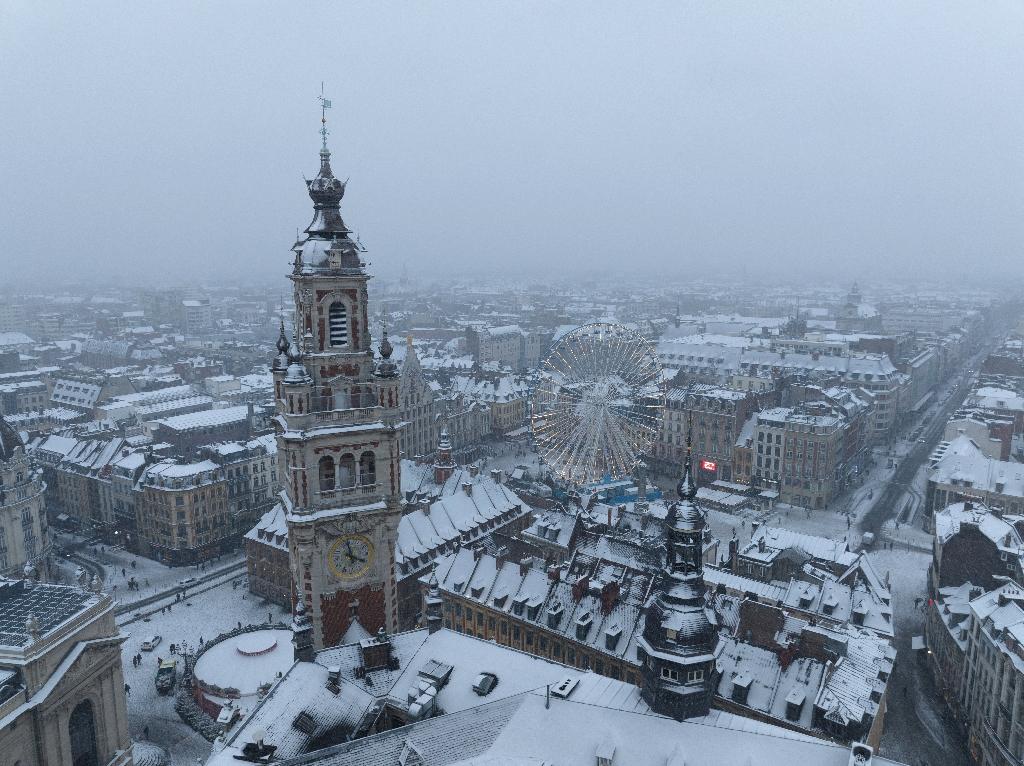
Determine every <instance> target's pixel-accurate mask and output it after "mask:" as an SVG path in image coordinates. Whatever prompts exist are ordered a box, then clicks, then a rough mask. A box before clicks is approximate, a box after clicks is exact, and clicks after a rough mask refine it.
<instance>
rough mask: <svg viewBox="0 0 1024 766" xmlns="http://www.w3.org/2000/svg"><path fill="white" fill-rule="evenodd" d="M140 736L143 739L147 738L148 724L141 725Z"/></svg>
mask: <svg viewBox="0 0 1024 766" xmlns="http://www.w3.org/2000/svg"><path fill="white" fill-rule="evenodd" d="M142 738H143V739H149V727H148V726H143V727H142Z"/></svg>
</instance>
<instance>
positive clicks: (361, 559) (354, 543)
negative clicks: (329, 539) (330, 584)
mask: <svg viewBox="0 0 1024 766" xmlns="http://www.w3.org/2000/svg"><path fill="white" fill-rule="evenodd" d="M372 563H373V543H372V542H370V538H368V537H367V536H366V535H360V534H349V535H342V536H341V537H339V538H338V539H337V540H335V541H334V542H333V543H331V547H330V548H329V549H328V550H327V567H328V568H329V569H330V570H331V572H332V573H333V574H334V576H335V577H337V578H338V579H340V580H355V579H358V578H359V577H362V576H363V575H364V574H366V572H367V571H368V570H369V569H370V565H371V564H372Z"/></svg>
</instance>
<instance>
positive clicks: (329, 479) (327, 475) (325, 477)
mask: <svg viewBox="0 0 1024 766" xmlns="http://www.w3.org/2000/svg"><path fill="white" fill-rule="evenodd" d="M334 479H335V472H334V458H332V457H331V456H330V455H324V456H323V457H322V458H320V491H321V492H330V491H331V490H332V489H334Z"/></svg>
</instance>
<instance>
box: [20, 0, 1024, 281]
mask: <svg viewBox="0 0 1024 766" xmlns="http://www.w3.org/2000/svg"><path fill="white" fill-rule="evenodd" d="M979 10H983V12H978V11H979ZM2 13H3V21H4V23H3V24H0V50H2V51H3V53H2V54H0V55H2V56H3V64H4V69H5V71H6V73H7V76H6V77H5V78H4V79H3V82H2V83H0V95H2V97H3V102H4V104H5V106H6V109H7V114H8V116H9V119H8V120H6V121H5V123H6V125H5V129H4V136H3V137H4V141H3V145H4V148H3V150H2V151H3V154H4V161H3V166H4V168H5V171H6V172H5V174H4V177H5V181H6V182H5V183H4V184H3V191H2V196H0V203H2V204H3V207H4V218H5V224H6V225H5V226H3V227H2V229H0V254H2V255H0V258H2V261H3V262H4V263H5V264H6V266H7V274H8V276H9V277H10V278H11V279H10V282H8V284H11V283H16V282H17V283H21V282H28V281H31V280H37V279H40V278H46V279H50V280H53V282H54V283H60V282H62V281H69V280H71V281H73V280H81V281H83V282H85V283H88V284H94V283H102V282H103V281H104V280H108V281H109V282H110V283H111V284H138V283H145V282H146V281H147V280H153V279H157V278H159V279H160V280H161V281H163V282H165V283H168V284H178V283H192V284H198V283H203V282H219V281H226V282H233V281H237V282H240V283H249V282H263V281H269V280H273V279H278V278H280V276H281V275H282V274H284V273H286V272H287V270H288V267H289V260H290V250H289V248H290V247H291V245H292V243H293V241H294V233H295V229H296V228H298V229H300V230H301V229H302V228H304V227H305V226H306V225H307V224H308V222H309V220H310V217H311V203H310V201H309V199H308V197H307V195H306V189H305V184H304V183H303V180H302V179H303V176H305V177H312V176H313V175H315V173H316V171H317V166H318V157H317V151H318V149H319V144H320V137H319V135H318V132H317V131H318V129H319V127H320V110H319V106H318V103H317V99H316V96H317V95H318V94H319V91H320V83H321V81H324V82H325V88H326V96H327V97H328V98H330V99H332V101H333V108H332V109H330V110H329V111H328V115H327V116H328V121H329V124H328V127H329V129H330V137H329V145H330V149H331V151H332V164H333V167H334V170H335V173H336V174H337V175H338V177H340V178H342V179H344V178H349V179H350V182H349V185H348V189H347V193H346V195H345V199H344V200H343V202H342V213H343V215H344V217H345V220H346V223H347V224H348V225H349V227H350V228H351V229H353V230H354V231H355V232H357V233H358V234H359V235H360V237H361V239H362V241H363V243H364V244H365V245H366V247H367V248H368V250H369V253H368V257H369V260H370V261H371V262H372V263H373V270H374V272H375V273H376V274H379V275H381V276H382V277H394V276H397V275H398V274H399V273H401V271H402V270H403V269H405V270H406V271H407V273H408V274H409V275H410V276H411V277H416V278H423V279H427V280H437V281H439V282H444V281H445V280H446V279H453V280H457V279H459V278H462V277H464V276H467V275H492V276H496V275H502V274H510V275H518V276H521V277H522V278H523V279H528V278H530V277H531V276H534V275H540V274H542V273H544V272H549V273H550V272H551V271H554V272H555V274H556V275H557V274H558V273H563V274H574V273H575V274H579V275H580V276H581V277H587V276H593V275H595V274H601V273H616V272H629V273H632V274H634V275H635V276H637V277H638V278H641V277H643V276H644V275H648V276H650V277H657V276H659V275H661V276H663V277H664V278H665V279H669V280H671V279H678V278H685V277H687V276H688V275H693V276H694V277H695V278H709V279H714V278H716V277H718V276H720V275H721V276H728V275H735V276H737V277H738V276H743V277H745V278H747V279H759V278H770V279H772V280H773V281H774V280H783V281H784V280H787V279H792V278H794V277H797V276H806V277H808V278H811V279H813V278H816V279H822V278H824V279H827V280H831V281H834V282H836V283H837V284H838V283H844V282H846V281H849V280H851V279H855V278H860V279H861V281H862V282H870V281H871V280H872V279H877V280H879V281H882V280H893V279H900V278H912V277H913V278H922V277H924V278H928V279H935V280H939V281H941V280H949V279H956V280H958V281H965V280H966V281H974V280H979V281H984V280H986V279H988V278H991V277H993V276H998V278H999V281H1000V283H1005V282H1006V281H1012V280H1018V279H1020V278H1021V277H1022V276H1024V259H1022V258H1021V257H1020V253H1019V243H1020V241H1021V239H1022V235H1024V226H1022V223H1021V216H1020V211H1021V210H1022V209H1024V186H1022V183H1021V170H1022V156H1024V153H1022V150H1024V141H1022V138H1021V136H1022V135H1024V132H1022V128H1024V120H1022V113H1021V103H1022V102H1021V98H1020V97H1021V95H1022V94H1021V89H1022V86H1021V84H1020V78H1019V76H1017V75H1018V74H1019V72H1020V71H1021V69H1022V66H1021V65H1022V63H1024V54H1022V51H1021V49H1020V46H1019V45H1016V43H1017V42H1018V41H1019V38H1020V34H1021V31H1022V30H1024V9H1022V8H1021V7H1020V6H1018V5H1013V4H1009V3H1000V4H987V5H985V6H984V7H983V8H980V9H979V7H978V6H957V5H943V6H937V5H934V4H924V3H902V4H899V5H898V6H894V7H888V6H875V7H870V8H865V7H857V8H854V7H848V6H831V5H830V6H820V5H816V4H800V5H796V4H794V5H787V6H784V7H783V6H764V5H760V4H746V5H743V6H741V7H730V8H729V9H726V8H723V7H717V6H710V5H708V6H700V5H692V6H691V5H688V6H685V7H684V6H678V5H675V4H655V3H652V4H646V5H643V6H641V7H638V8H628V9H626V8H621V9H620V8H614V7H611V6H594V5H590V4H587V5H584V4H575V3H560V4H557V5H549V4H541V3H527V4H519V5H516V6H501V7H497V6H494V5H491V4H471V3H459V4H456V3H448V4H443V5H419V6H415V8H414V9H410V7H409V6H404V5H386V6H383V7H380V6H378V5H377V4H344V5H332V4H316V5H315V6H312V7H302V8H297V9H296V8H289V9H287V10H283V9H274V10H271V9H270V8H269V7H268V6H262V7H260V9H259V11H258V12H250V9H249V7H248V6H246V5H243V4H236V3H231V4H228V3H224V4H217V5H216V6H204V5H200V4H195V5H189V6H180V5H176V6H169V5H166V6H157V5H153V6H146V7H136V6H116V5H113V4H107V5H103V6H101V7H99V8H92V7H90V8H84V7H80V6H76V5H71V4H55V5H48V6H41V5H38V4H33V3H27V2H24V3H13V4H8V5H7V6H6V7H5V9H4V10H3V12H2Z"/></svg>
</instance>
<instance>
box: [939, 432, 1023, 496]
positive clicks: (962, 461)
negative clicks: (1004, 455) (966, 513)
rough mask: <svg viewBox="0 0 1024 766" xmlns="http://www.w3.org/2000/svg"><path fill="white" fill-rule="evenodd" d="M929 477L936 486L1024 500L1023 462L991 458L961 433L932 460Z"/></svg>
mask: <svg viewBox="0 0 1024 766" xmlns="http://www.w3.org/2000/svg"><path fill="white" fill-rule="evenodd" d="M928 478H929V481H932V482H935V483H936V484H951V485H953V486H958V487H964V488H969V489H974V490H978V491H981V492H992V493H996V494H1000V495H1010V496H1014V497H1024V463H1014V462H1011V461H1004V460H996V459H994V458H990V457H988V456H987V455H986V454H985V453H983V452H982V451H981V449H980V448H979V447H978V445H977V444H975V443H974V441H973V440H972V439H971V438H970V437H968V436H966V435H963V434H961V435H960V436H957V437H956V438H955V439H953V440H952V441H950V442H949V444H948V445H947V446H946V449H945V451H944V452H943V454H942V455H941V456H940V457H938V458H937V459H936V460H934V461H933V463H932V471H931V474H930V475H929V477H928Z"/></svg>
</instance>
